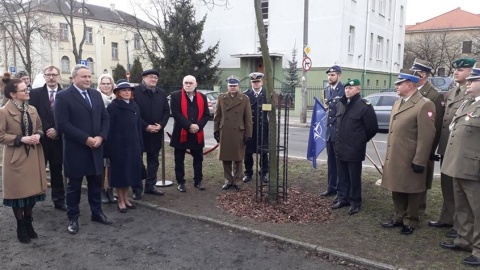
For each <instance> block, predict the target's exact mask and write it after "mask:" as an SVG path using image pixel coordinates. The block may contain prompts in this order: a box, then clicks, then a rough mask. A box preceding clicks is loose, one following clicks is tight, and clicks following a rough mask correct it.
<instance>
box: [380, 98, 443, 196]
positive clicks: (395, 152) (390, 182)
mask: <svg viewBox="0 0 480 270" xmlns="http://www.w3.org/2000/svg"><path fill="white" fill-rule="evenodd" d="M401 101H402V99H399V100H397V101H396V102H395V104H394V105H393V108H392V114H391V116H390V129H389V135H388V140H387V153H386V155H385V164H384V167H383V177H382V187H384V188H386V189H388V190H390V191H394V192H403V193H420V192H423V191H425V190H426V173H427V172H426V170H424V172H423V173H414V172H413V170H412V167H411V164H412V163H414V164H416V165H420V166H424V167H426V166H427V163H428V161H429V157H430V150H431V149H432V143H433V140H434V139H435V105H434V104H433V102H431V101H430V100H428V99H427V98H425V97H422V95H421V94H420V93H419V92H418V91H416V92H415V93H414V94H413V95H412V96H411V97H410V98H409V99H408V100H407V101H406V102H405V104H403V105H402V106H401V107H400V103H401Z"/></svg>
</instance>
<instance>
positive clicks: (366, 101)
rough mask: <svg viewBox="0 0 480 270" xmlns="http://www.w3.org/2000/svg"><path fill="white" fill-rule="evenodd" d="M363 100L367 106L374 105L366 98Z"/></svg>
mask: <svg viewBox="0 0 480 270" xmlns="http://www.w3.org/2000/svg"><path fill="white" fill-rule="evenodd" d="M362 100H363V102H365V104H367V106H370V105H372V104H371V103H370V100H368V99H364V98H362Z"/></svg>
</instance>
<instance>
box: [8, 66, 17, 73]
mask: <svg viewBox="0 0 480 270" xmlns="http://www.w3.org/2000/svg"><path fill="white" fill-rule="evenodd" d="M8 70H9V71H10V73H16V72H17V67H9V68H8Z"/></svg>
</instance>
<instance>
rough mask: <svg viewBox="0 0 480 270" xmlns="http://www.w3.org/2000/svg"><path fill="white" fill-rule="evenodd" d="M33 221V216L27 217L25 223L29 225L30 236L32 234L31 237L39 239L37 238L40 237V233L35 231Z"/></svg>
mask: <svg viewBox="0 0 480 270" xmlns="http://www.w3.org/2000/svg"><path fill="white" fill-rule="evenodd" d="M32 222H33V218H32V217H25V224H26V226H27V233H28V236H30V238H31V239H37V238H38V234H37V233H36V232H35V230H34V229H33V225H32Z"/></svg>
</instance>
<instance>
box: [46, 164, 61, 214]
mask: <svg viewBox="0 0 480 270" xmlns="http://www.w3.org/2000/svg"><path fill="white" fill-rule="evenodd" d="M49 168H50V184H51V189H52V201H53V203H54V204H62V205H63V204H65V185H64V183H63V175H62V164H51V163H50V165H49Z"/></svg>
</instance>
